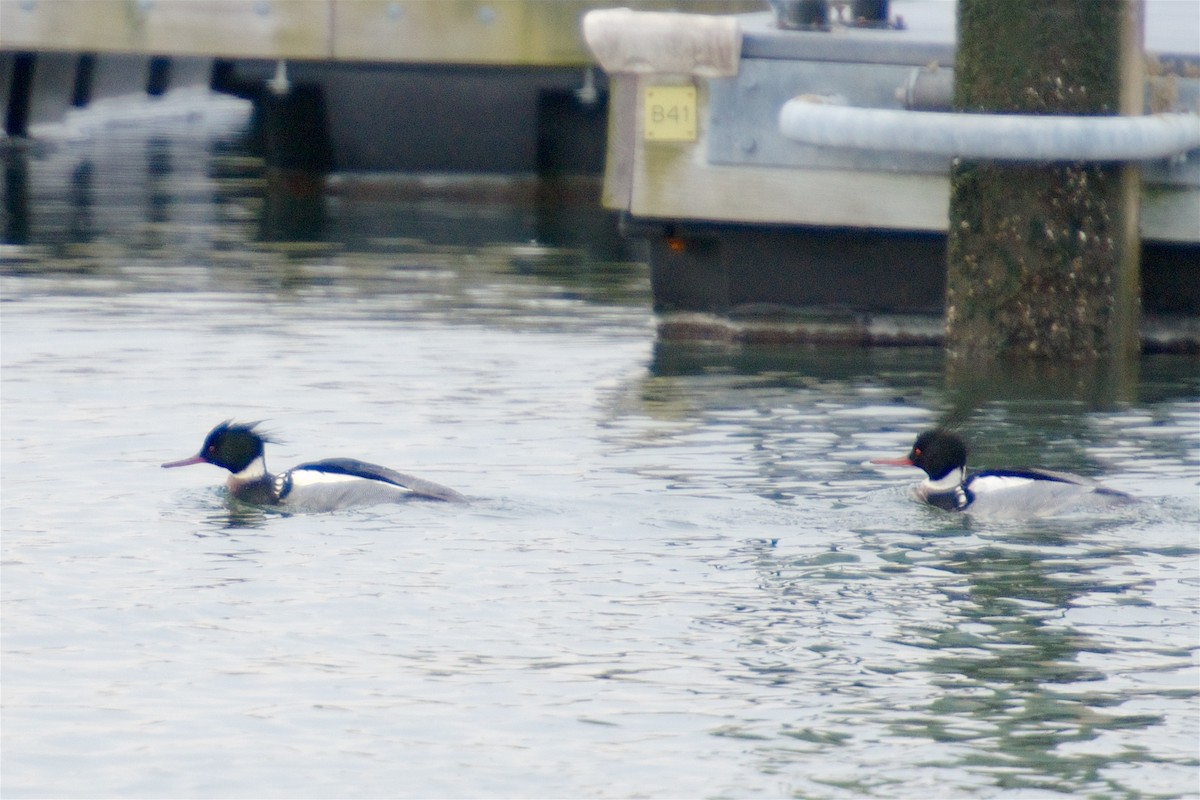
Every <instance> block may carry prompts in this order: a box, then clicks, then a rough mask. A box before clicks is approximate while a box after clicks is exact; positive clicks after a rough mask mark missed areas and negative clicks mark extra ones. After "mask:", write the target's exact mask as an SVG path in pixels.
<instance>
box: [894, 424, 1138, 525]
mask: <svg viewBox="0 0 1200 800" xmlns="http://www.w3.org/2000/svg"><path fill="white" fill-rule="evenodd" d="M871 463H872V464H889V465H892V466H903V467H920V468H921V469H923V470H924V471H925V474H926V475H928V476H929V477H928V478H927V479H926V480H924V481H922V482H921V483H919V484H918V485H917V486H916V487H915V488H914V489H913V494H914V495H915V496H916V498H917V499H918V500H921V501H923V502H925V503H928V504H929V505H931V506H935V507H937V508H941V509H945V510H946V511H966V512H971V513H979V514H987V515H989V516H1009V517H1028V516H1041V515H1044V514H1052V513H1055V512H1057V511H1062V510H1065V509H1067V508H1069V507H1072V506H1079V505H1091V506H1097V505H1099V506H1103V505H1116V504H1123V503H1131V502H1134V498H1133V497H1131V496H1129V495H1127V494H1125V493H1124V492H1118V491H1116V490H1115V489H1108V488H1105V487H1104V486H1101V485H1100V484H1098V483H1096V482H1095V481H1093V480H1090V479H1088V478H1084V477H1083V476H1081V475H1073V474H1071V473H1069V472H1051V471H1050V470H1044V469H989V470H983V471H980V472H975V473H970V474H969V473H968V472H967V445H966V443H965V442H964V441H963V440H962V437H961V436H959V435H958V434H956V433H951V432H950V431H947V430H942V429H936V430H931V431H925V432H924V433H922V434H921V435H920V436H918V437H917V441H916V442H915V443H914V444H913V446H912V450H911V451H910V452H909V454H908V455H907V456H905V457H904V458H880V459H875V460H873V461H871Z"/></svg>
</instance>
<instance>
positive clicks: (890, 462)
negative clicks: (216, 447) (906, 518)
mask: <svg viewBox="0 0 1200 800" xmlns="http://www.w3.org/2000/svg"><path fill="white" fill-rule="evenodd" d="M871 463H872V464H884V465H885V466H889V467H912V466H915V464H913V462H912V459H911V458H872V459H871ZM163 466H164V467H165V466H168V465H167V464H163ZM171 466H173V465H171Z"/></svg>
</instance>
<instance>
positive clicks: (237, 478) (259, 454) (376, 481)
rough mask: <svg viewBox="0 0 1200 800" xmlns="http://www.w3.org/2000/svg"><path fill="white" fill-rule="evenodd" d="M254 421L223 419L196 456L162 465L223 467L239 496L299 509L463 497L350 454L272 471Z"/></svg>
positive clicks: (264, 438)
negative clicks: (243, 421)
mask: <svg viewBox="0 0 1200 800" xmlns="http://www.w3.org/2000/svg"><path fill="white" fill-rule="evenodd" d="M257 424H258V423H236V422H233V421H232V420H226V421H225V422H222V423H221V424H220V425H218V426H217V427H215V428H213V429H212V430H211V431H210V432H209V434H208V436H207V437H205V439H204V444H203V445H202V446H201V447H200V453H199V454H198V455H194V456H192V457H191V458H185V459H182V460H180V461H169V462H167V463H166V464H163V466H164V467H186V466H188V465H189V464H214V465H216V466H218V467H224V468H225V469H227V470H229V471H230V472H231V473H233V474H232V475H230V476H229V480H228V482H227V484H226V485H227V486H228V487H229V493H230V494H231V495H232V496H233V497H235V498H237V499H238V500H241V501H242V502H245V503H251V504H253V505H259V506H278V507H280V508H286V509H290V510H298V511H336V510H338V509H343V508H354V507H359V506H368V505H375V504H377V503H398V502H402V501H404V500H408V499H424V500H444V501H447V502H464V501H465V500H466V498H464V497H463V496H462V495H461V494H459V493H458V492H456V491H454V490H453V489H449V488H447V487H445V486H441V485H439V484H436V483H433V482H432V481H427V480H424V479H422V478H417V477H414V476H412V475H405V474H404V473H402V472H396V471H395V470H392V469H388V468H387V467H381V466H379V465H377V464H368V463H366V462H365V461H358V460H356V459H353V458H327V459H324V460H323V461H312V462H309V463H307V464H300V465H299V466H296V467H292V468H291V469H289V470H288V471H287V472H283V473H280V474H279V475H272V474H271V473H270V472H268V471H267V462H266V459H265V458H264V456H263V450H264V445H265V444H266V443H267V442H269V441H271V439H270V437H269V436H267V435H266V434H265V433H263V432H261V431H259V430H257V429H256V427H255V426H256V425H257Z"/></svg>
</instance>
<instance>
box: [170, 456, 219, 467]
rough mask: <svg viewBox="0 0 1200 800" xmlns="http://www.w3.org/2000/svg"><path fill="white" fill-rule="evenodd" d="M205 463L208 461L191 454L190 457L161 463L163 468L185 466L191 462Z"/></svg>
mask: <svg viewBox="0 0 1200 800" xmlns="http://www.w3.org/2000/svg"><path fill="white" fill-rule="evenodd" d="M206 463H208V462H206V461H205V460H204V459H203V458H201V457H200V456H192V457H191V458H183V459H180V460H179V461H168V462H167V463H165V464H163V468H164V469H165V468H168V467H187V466H191V465H192V464H206Z"/></svg>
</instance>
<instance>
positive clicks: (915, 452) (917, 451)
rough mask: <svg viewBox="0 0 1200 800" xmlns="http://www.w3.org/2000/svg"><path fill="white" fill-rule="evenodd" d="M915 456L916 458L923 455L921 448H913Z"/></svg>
mask: <svg viewBox="0 0 1200 800" xmlns="http://www.w3.org/2000/svg"><path fill="white" fill-rule="evenodd" d="M913 455H914V456H919V455H921V448H919V447H914V448H913Z"/></svg>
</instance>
